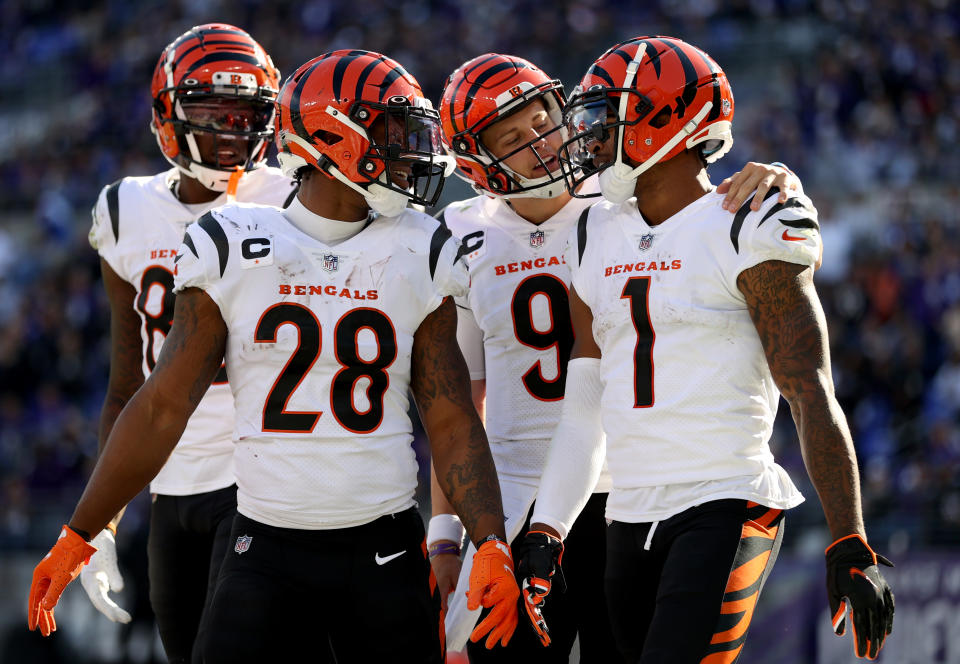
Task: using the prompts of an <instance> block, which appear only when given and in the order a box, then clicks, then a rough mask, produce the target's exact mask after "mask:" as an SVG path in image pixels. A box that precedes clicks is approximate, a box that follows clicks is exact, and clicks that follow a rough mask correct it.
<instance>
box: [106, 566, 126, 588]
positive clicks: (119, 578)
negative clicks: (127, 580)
mask: <svg viewBox="0 0 960 664" xmlns="http://www.w3.org/2000/svg"><path fill="white" fill-rule="evenodd" d="M104 572H106V575H107V582H108V583H109V584H110V590H112V591H113V592H115V593H118V592H120V591H121V590H123V575H122V574H120V568H119V567H117V561H116V560H115V559H114V560H111V561H110V563H109V564H108V565H107V566H106V569H104Z"/></svg>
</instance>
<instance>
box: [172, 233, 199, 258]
mask: <svg viewBox="0 0 960 664" xmlns="http://www.w3.org/2000/svg"><path fill="white" fill-rule="evenodd" d="M183 244H184V245H186V247H187V249H189V250H190V253H192V254H193V255H194V256H196V257H197V258H200V254H198V253H197V245H195V244H194V243H193V238H192V237H190V233H184V235H183ZM177 258H180V257H179V256H177ZM174 262H176V261H174Z"/></svg>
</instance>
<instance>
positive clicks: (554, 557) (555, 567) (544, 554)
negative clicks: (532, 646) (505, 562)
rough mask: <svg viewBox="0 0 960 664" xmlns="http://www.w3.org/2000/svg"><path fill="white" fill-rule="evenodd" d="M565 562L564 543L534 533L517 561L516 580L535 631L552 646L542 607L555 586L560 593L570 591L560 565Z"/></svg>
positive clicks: (540, 533) (523, 546)
mask: <svg viewBox="0 0 960 664" xmlns="http://www.w3.org/2000/svg"><path fill="white" fill-rule="evenodd" d="M562 559H563V542H561V541H560V540H559V539H558V538H556V537H554V536H553V535H551V534H549V533H545V532H543V531H540V530H531V531H530V532H528V533H527V534H526V536H525V537H524V538H523V543H522V544H521V545H520V551H519V560H517V580H518V581H519V582H520V588H521V590H520V593H521V596H522V597H523V608H524V609H526V612H527V617H528V618H529V619H530V624H531V625H533V631H534V632H536V633H537V637H538V638H539V639H540V643H542V644H543V645H544V646H548V645H550V630H549V629H547V621H546V620H544V618H543V613H542V609H543V605H544V602H546V600H547V595H549V594H550V591H551V590H552V589H553V586H556V589H557V590H559V591H560V592H565V591H566V589H567V584H566V581H565V580H564V578H563V570H562V569H561V568H560V562H561V560H562Z"/></svg>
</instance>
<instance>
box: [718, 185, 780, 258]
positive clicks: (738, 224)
mask: <svg viewBox="0 0 960 664" xmlns="http://www.w3.org/2000/svg"><path fill="white" fill-rule="evenodd" d="M779 193H780V187H770V191H768V192H767V195H766V196H764V197H763V200H767V199H768V198H770V197H771V196H773V195H774V194H779ZM752 202H753V196H750V197H749V198H748V199H747V200H745V201H744V202H743V205H741V206H740V209H739V210H737V213H736V214H735V215H733V224H732V225H731V226H730V242H732V243H733V250H734V251H736V252H737V253H738V254H739V253H740V229H741V228H743V222H744V221H746V219H747V215H748V214H750V212H751V210H750V203H752ZM761 223H763V222H761ZM758 226H759V225H758Z"/></svg>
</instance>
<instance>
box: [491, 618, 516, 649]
mask: <svg viewBox="0 0 960 664" xmlns="http://www.w3.org/2000/svg"><path fill="white" fill-rule="evenodd" d="M516 613H517V612H516V611H512V612H507V614H506V615H505V616H504V617H503V618H502V619H501V620H500V622H499V623H497V625H496V627H494V628H493V629H492V630H490V636H489V637H487V648H488V649H490V648H492V647H493V646H495V645H496V644H497V642H498V641H499V642H500V645H501V646H505V645H507V643H509V642H510V638H511V637H512V636H513V632H514V631H515V630H516V629H517V615H516ZM511 614H512V615H511Z"/></svg>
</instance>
